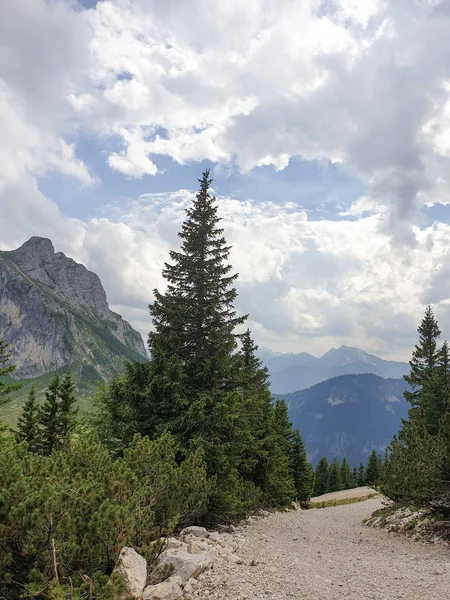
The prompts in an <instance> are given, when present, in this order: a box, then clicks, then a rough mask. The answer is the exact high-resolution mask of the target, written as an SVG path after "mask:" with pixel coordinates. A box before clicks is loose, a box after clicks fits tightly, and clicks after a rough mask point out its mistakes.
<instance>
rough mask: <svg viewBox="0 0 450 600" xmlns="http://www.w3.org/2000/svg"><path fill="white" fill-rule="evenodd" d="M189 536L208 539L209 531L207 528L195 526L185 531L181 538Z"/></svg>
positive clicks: (182, 532) (181, 533)
mask: <svg viewBox="0 0 450 600" xmlns="http://www.w3.org/2000/svg"><path fill="white" fill-rule="evenodd" d="M187 535H193V536H194V537H198V538H208V537H209V531H208V530H207V529H205V527H197V526H196V525H193V526H192V527H186V529H183V531H181V532H180V536H182V537H185V536H187Z"/></svg>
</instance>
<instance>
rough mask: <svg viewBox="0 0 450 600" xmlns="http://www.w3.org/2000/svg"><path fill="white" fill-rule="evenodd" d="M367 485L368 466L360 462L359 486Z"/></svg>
mask: <svg viewBox="0 0 450 600" xmlns="http://www.w3.org/2000/svg"><path fill="white" fill-rule="evenodd" d="M363 485H366V467H365V466H364V465H363V464H362V463H360V465H359V467H358V487H362V486H363Z"/></svg>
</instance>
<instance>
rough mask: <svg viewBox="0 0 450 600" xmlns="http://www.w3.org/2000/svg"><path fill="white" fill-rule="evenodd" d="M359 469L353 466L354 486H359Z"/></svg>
mask: <svg viewBox="0 0 450 600" xmlns="http://www.w3.org/2000/svg"><path fill="white" fill-rule="evenodd" d="M358 485H359V484H358V469H357V468H356V467H353V470H352V488H355V487H358Z"/></svg>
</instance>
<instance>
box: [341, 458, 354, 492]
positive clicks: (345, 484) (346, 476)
mask: <svg viewBox="0 0 450 600" xmlns="http://www.w3.org/2000/svg"><path fill="white" fill-rule="evenodd" d="M340 471H341V486H342V489H343V490H349V489H350V488H351V487H352V473H351V471H350V467H349V466H348V462H347V459H346V458H345V456H344V458H343V459H342V463H341V469H340Z"/></svg>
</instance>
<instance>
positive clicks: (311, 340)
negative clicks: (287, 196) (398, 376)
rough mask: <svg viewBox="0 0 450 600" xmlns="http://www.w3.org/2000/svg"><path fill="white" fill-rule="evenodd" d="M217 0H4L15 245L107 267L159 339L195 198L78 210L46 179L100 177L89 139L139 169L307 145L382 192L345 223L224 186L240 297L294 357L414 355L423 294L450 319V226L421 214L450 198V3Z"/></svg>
mask: <svg viewBox="0 0 450 600" xmlns="http://www.w3.org/2000/svg"><path fill="white" fill-rule="evenodd" d="M210 7H211V3H210V2H209V0H189V1H187V0H186V1H185V2H184V1H183V2H175V0H167V1H166V2H160V1H159V0H145V1H144V0H104V1H102V2H99V3H98V4H97V6H96V8H95V9H92V10H88V11H83V10H81V9H80V8H79V7H75V8H74V7H73V3H72V2H69V0H67V1H66V0H54V1H51V2H48V1H46V0H15V1H14V2H0V36H1V39H2V45H1V48H0V136H1V139H2V145H1V147H0V160H1V163H2V167H3V168H2V173H1V175H0V207H1V211H0V229H1V231H2V246H3V247H6V248H13V247H15V246H17V245H19V244H20V243H22V242H23V241H24V240H25V239H26V238H27V237H29V236H30V235H47V236H49V237H51V238H52V239H53V241H54V243H55V246H56V247H57V249H61V250H63V251H64V252H66V253H67V254H69V255H71V256H73V257H74V258H76V259H77V260H80V261H82V262H84V263H85V264H86V265H87V266H88V267H89V268H91V269H92V270H94V271H96V272H97V273H98V274H99V275H100V277H101V278H102V281H103V283H104V285H105V287H106V290H107V292H108V297H109V300H110V302H111V305H112V306H113V307H114V308H117V310H119V311H120V312H122V313H123V315H124V316H125V317H126V318H129V319H130V320H131V321H132V322H133V323H135V324H136V326H138V327H139V328H140V329H141V331H143V332H144V333H145V332H146V330H147V327H149V324H150V321H149V317H148V312H147V308H146V305H147V303H148V302H149V301H151V298H152V290H153V288H154V287H155V286H157V287H160V288H161V287H162V286H163V285H164V282H163V281H162V278H161V269H162V266H163V262H164V260H166V259H167V255H168V251H169V249H170V248H173V247H175V246H176V245H177V243H178V238H177V231H178V230H179V226H180V223H181V221H182V219H183V214H184V213H183V210H184V208H185V207H186V205H187V203H188V202H189V201H190V199H191V198H192V193H191V192H190V191H188V190H183V189H181V190H179V191H177V192H173V193H170V194H165V193H161V194H144V195H142V196H140V197H139V198H138V199H136V200H134V201H132V200H126V199H122V200H121V202H120V203H119V204H114V205H113V204H111V205H110V206H107V207H104V214H103V216H101V217H100V216H98V215H97V217H95V218H89V219H88V218H86V219H84V220H81V219H67V218H65V217H64V216H63V215H62V214H61V213H60V211H59V210H58V208H57V206H56V205H55V204H54V203H52V202H51V201H50V200H49V199H47V198H45V196H44V195H43V194H42V192H41V191H40V190H39V187H38V185H37V178H38V177H39V176H42V175H46V174H48V173H50V172H53V171H56V172H58V173H61V174H62V175H63V176H65V177H70V178H72V179H74V180H75V181H76V182H77V184H78V185H87V184H92V183H95V181H96V176H95V174H94V173H92V172H91V171H90V169H89V167H88V166H87V165H86V164H85V163H84V162H83V161H82V160H81V159H80V158H79V156H78V155H77V142H78V141H79V139H80V136H84V138H83V139H84V140H86V139H87V138H88V137H90V136H96V137H97V141H99V143H100V145H102V144H103V143H104V144H105V147H106V146H107V151H106V152H105V160H106V161H107V164H108V165H109V167H110V169H111V170H112V171H116V172H117V173H119V174H121V175H124V176H125V177H127V178H144V177H145V176H149V175H151V176H156V177H157V176H158V175H159V171H158V157H160V156H169V157H171V158H172V159H174V160H175V161H177V162H179V163H180V164H186V163H190V162H192V161H202V160H204V159H209V160H211V161H213V162H214V163H216V164H217V165H219V166H220V167H222V168H223V169H224V170H226V169H230V171H231V172H232V170H233V169H232V168H231V167H233V166H236V167H237V168H239V169H240V170H241V171H242V172H243V173H246V172H248V171H249V170H251V169H253V168H255V167H258V166H263V165H269V166H273V167H274V169H279V170H282V169H284V168H286V166H287V165H288V164H289V162H290V160H291V159H292V157H302V158H304V159H311V160H317V161H325V162H327V161H332V162H335V163H339V164H340V165H341V167H342V168H343V169H346V170H347V171H348V172H349V173H350V174H352V175H354V176H356V177H357V178H359V179H360V180H362V181H363V182H365V184H366V186H367V190H366V192H365V195H364V197H362V198H360V199H359V200H358V201H357V202H355V203H354V204H353V205H352V206H350V207H347V208H346V209H345V210H343V211H342V212H341V215H340V218H339V219H338V220H336V221H326V220H322V221H315V220H312V219H311V218H308V216H309V215H308V213H307V212H305V211H304V210H302V209H300V208H298V207H297V206H295V205H292V204H282V202H281V201H280V202H279V203H277V204H276V203H269V202H267V203H258V202H255V201H251V200H247V201H241V202H238V201H237V200H235V199H233V198H228V197H223V198H222V197H221V198H220V211H221V215H222V217H223V221H224V226H225V230H226V235H227V238H228V239H229V240H230V242H231V244H232V245H233V250H232V253H231V262H232V264H233V266H234V268H235V269H236V270H237V271H238V272H239V274H240V278H239V292H240V296H239V304H238V308H239V310H240V311H241V312H243V313H246V312H249V313H250V314H251V319H252V320H251V326H252V328H253V329H254V331H255V335H256V336H257V339H258V341H259V342H260V343H261V344H264V345H268V346H272V347H274V348H276V349H279V350H285V351H288V350H293V351H294V350H299V349H305V348H306V349H308V350H310V351H312V352H316V353H320V352H323V351H325V350H327V349H328V348H329V347H330V346H332V345H337V344H340V343H344V342H345V343H347V344H348V345H356V346H363V347H364V348H365V349H367V350H373V351H376V352H380V353H382V354H385V355H392V356H397V355H402V357H405V352H408V353H409V351H410V348H411V345H412V344H413V343H414V340H415V336H416V333H415V328H416V326H417V323H418V321H419V319H420V317H421V313H422V310H423V304H424V303H426V302H433V303H434V304H435V305H436V310H437V314H438V318H441V315H442V320H443V323H446V318H447V317H446V316H445V315H446V314H447V308H446V307H447V306H448V303H449V297H448V294H449V293H450V291H449V289H448V286H447V283H446V282H447V279H448V277H447V275H448V273H449V271H450V267H449V264H450V256H449V254H448V252H447V245H448V241H447V240H448V236H449V233H450V231H449V226H448V225H446V224H437V225H429V226H428V225H427V226H425V225H424V222H422V221H421V220H420V210H421V208H422V207H424V206H431V205H433V204H434V203H436V202H437V201H439V202H441V203H443V204H445V203H449V202H450V194H449V192H450V182H449V177H450V176H449V173H450V170H449V157H450V94H449V92H450V42H449V38H448V29H449V25H450V23H449V21H450V6H449V3H448V2H436V1H431V0H417V1H415V2H410V1H407V0H390V1H387V0H386V1H383V0H366V1H364V2H363V1H356V0H336V1H334V2H321V1H319V0H304V1H302V2H299V1H298V0H283V1H275V0H248V1H247V2H245V3H243V2H242V1H241V0H229V1H228V2H224V3H219V4H217V5H215V6H214V10H210ZM111 140H113V141H114V142H116V143H117V142H119V147H115V148H114V149H113V150H111V149H110V148H111V145H110V144H107V143H105V141H107V142H110V141H111ZM230 166H231V167H230ZM144 181H145V180H144ZM393 242H394V243H393ZM396 245H397V246H400V250H398V249H397V248H396ZM405 246H406V247H407V249H406V250H405V249H404V247H405ZM448 326H449V328H450V322H449V323H448Z"/></svg>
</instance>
